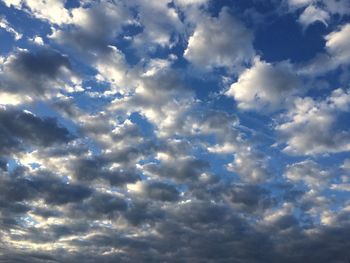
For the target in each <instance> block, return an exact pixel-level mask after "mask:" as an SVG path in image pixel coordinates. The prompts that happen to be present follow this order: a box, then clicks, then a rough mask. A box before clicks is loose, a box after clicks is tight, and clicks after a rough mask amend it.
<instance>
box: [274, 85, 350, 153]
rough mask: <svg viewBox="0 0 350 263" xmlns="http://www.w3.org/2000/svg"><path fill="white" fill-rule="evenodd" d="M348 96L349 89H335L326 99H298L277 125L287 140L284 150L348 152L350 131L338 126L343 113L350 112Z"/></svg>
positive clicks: (289, 151) (297, 151)
mask: <svg viewBox="0 0 350 263" xmlns="http://www.w3.org/2000/svg"><path fill="white" fill-rule="evenodd" d="M349 98H350V97H349V93H348V91H346V90H342V89H336V90H334V91H333V92H332V94H330V96H329V97H327V98H326V99H325V100H321V101H316V100H314V99H312V98H310V97H306V98H298V99H296V100H295V103H294V107H293V108H292V109H291V110H290V111H289V112H288V113H287V114H286V115H285V116H284V118H283V121H282V122H281V123H280V124H279V125H277V126H276V130H277V131H278V132H279V133H280V134H281V136H282V137H283V138H284V139H285V140H286V144H287V146H286V147H285V148H284V151H285V152H287V153H289V154H296V155H317V154H324V153H334V152H335V153H336V152H344V151H349V149H350V145H349V143H348V141H349V138H350V137H349V136H350V134H349V133H348V132H347V131H346V130H343V129H342V128H341V127H337V123H338V122H337V119H338V118H339V117H340V115H342V114H343V115H344V114H345V115H347V114H348V111H349V105H350V104H349V102H350V99H349ZM316 135H317V136H316Z"/></svg>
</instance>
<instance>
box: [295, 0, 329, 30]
mask: <svg viewBox="0 0 350 263" xmlns="http://www.w3.org/2000/svg"><path fill="white" fill-rule="evenodd" d="M329 19H330V15H329V14H328V13H327V12H326V11H324V10H322V9H320V8H317V7H315V6H313V5H310V6H308V7H307V8H306V9H305V10H304V11H303V13H302V14H301V15H300V17H299V22H300V23H301V24H302V25H303V26H304V27H307V26H309V25H311V24H313V23H315V22H321V23H323V24H324V25H325V26H327V25H328V21H329Z"/></svg>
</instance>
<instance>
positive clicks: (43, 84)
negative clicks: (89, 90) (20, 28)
mask: <svg viewBox="0 0 350 263" xmlns="http://www.w3.org/2000/svg"><path fill="white" fill-rule="evenodd" d="M80 83H81V81H80V79H79V77H78V76H77V75H76V74H75V73H73V71H72V69H71V65H70V61H69V59H68V58H67V57H66V56H64V55H62V54H60V53H59V52H57V51H54V50H49V49H40V50H39V51H37V52H35V53H33V52H29V51H18V52H15V53H13V54H10V55H9V56H8V57H7V58H6V59H5V61H4V63H3V65H2V67H1V70H0V95H1V96H2V97H3V98H10V99H9V100H8V101H6V100H3V102H5V104H19V103H21V102H30V101H33V100H36V99H42V98H50V97H52V96H55V95H56V96H57V94H59V93H60V92H67V93H70V92H74V91H80V90H81V87H80Z"/></svg>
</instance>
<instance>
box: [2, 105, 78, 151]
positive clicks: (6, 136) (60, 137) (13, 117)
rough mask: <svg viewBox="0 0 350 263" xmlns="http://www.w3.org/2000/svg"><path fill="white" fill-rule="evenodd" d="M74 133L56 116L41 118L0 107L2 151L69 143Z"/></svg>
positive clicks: (25, 112)
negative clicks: (62, 124)
mask: <svg viewBox="0 0 350 263" xmlns="http://www.w3.org/2000/svg"><path fill="white" fill-rule="evenodd" d="M72 139H73V136H72V134H71V133H70V132H69V131H68V130H67V129H66V128H64V127H61V126H60V125H59V124H58V122H57V120H56V119H54V118H40V117H38V116H35V115H34V114H32V113H30V112H27V111H21V110H17V109H12V108H0V153H2V154H10V153H11V152H16V151H17V150H24V149H25V147H31V146H38V147H47V146H50V145H53V144H57V143H67V142H69V141H70V140H72Z"/></svg>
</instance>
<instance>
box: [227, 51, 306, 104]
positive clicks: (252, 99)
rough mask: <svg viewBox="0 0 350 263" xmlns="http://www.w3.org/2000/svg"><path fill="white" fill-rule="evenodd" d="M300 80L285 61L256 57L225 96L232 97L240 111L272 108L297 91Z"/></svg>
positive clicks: (284, 101) (285, 100)
mask: <svg viewBox="0 0 350 263" xmlns="http://www.w3.org/2000/svg"><path fill="white" fill-rule="evenodd" d="M299 88H300V81H299V80H298V76H297V75H296V74H295V73H294V72H293V68H292V66H291V65H290V64H289V63H288V62H281V63H278V64H275V65H273V64H271V63H267V62H264V61H261V60H260V59H259V58H256V59H255V61H254V65H253V66H252V67H251V68H249V69H246V70H245V71H243V73H242V74H241V75H240V76H239V77H238V80H237V82H235V83H233V84H232V85H231V86H230V88H229V90H228V91H226V93H225V94H226V95H227V96H230V97H233V98H234V99H235V100H236V101H237V104H238V107H239V108H241V109H243V110H251V109H255V110H261V109H267V110H273V109H276V108H278V107H280V106H281V105H282V104H284V103H286V102H288V98H289V97H290V95H292V94H293V93H297V92H300V91H299V90H298V89H299Z"/></svg>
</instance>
